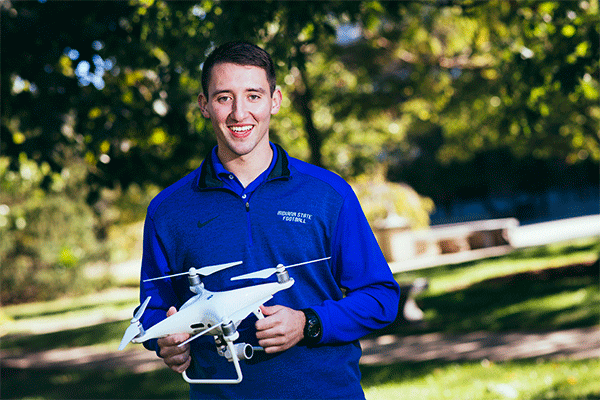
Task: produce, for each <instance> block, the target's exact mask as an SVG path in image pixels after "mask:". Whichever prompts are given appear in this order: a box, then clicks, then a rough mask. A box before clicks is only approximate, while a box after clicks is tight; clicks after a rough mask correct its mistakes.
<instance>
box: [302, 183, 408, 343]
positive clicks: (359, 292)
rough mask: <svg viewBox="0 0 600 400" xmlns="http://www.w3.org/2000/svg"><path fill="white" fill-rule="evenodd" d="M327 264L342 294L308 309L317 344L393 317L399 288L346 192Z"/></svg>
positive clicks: (350, 336) (345, 339)
mask: <svg viewBox="0 0 600 400" xmlns="http://www.w3.org/2000/svg"><path fill="white" fill-rule="evenodd" d="M332 268H333V273H334V275H335V279H336V281H337V282H338V285H339V286H340V287H341V288H342V289H343V290H344V291H345V297H344V298H342V299H341V300H326V301H325V302H323V303H322V304H321V305H319V306H316V307H313V309H314V310H315V311H316V312H317V314H318V315H319V317H320V319H321V322H322V325H323V336H322V338H321V343H335V342H349V341H353V340H356V339H358V338H360V337H362V336H364V335H366V334H368V333H370V332H372V331H374V330H377V329H380V328H383V327H384V326H386V325H388V324H389V323H391V322H392V321H394V319H395V318H396V315H397V313H398V302H399V297H400V288H399V286H398V284H397V282H396V281H395V279H394V276H393V274H392V272H391V271H390V268H389V266H388V263H387V261H386V260H385V258H384V256H383V253H382V252H381V249H380V248H379V245H378V243H377V240H376V239H375V236H374V234H373V231H372V230H371V227H370V226H369V223H368V222H367V219H366V217H365V215H364V213H363V211H362V209H361V207H360V203H359V201H358V198H357V197H356V195H355V194H354V192H353V191H352V190H349V193H348V195H347V196H346V198H345V200H344V203H343V206H342V209H341V211H340V215H339V217H338V221H337V225H336V228H335V231H334V234H333V240H332Z"/></svg>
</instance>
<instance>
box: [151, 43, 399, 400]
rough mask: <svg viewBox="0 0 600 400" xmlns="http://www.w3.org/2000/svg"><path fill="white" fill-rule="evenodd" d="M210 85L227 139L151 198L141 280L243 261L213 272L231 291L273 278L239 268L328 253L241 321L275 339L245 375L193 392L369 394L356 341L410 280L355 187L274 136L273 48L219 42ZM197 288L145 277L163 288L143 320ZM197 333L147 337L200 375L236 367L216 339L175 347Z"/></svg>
mask: <svg viewBox="0 0 600 400" xmlns="http://www.w3.org/2000/svg"><path fill="white" fill-rule="evenodd" d="M202 85H203V92H202V93H201V94H200V95H199V96H198V103H199V105H200V109H201V111H202V114H203V116H204V117H206V118H209V119H210V120H211V122H212V126H213V130H214V133H215V135H216V139H217V146H216V147H215V148H214V149H213V150H212V152H210V153H209V154H208V155H207V157H206V159H205V160H204V162H203V164H202V165H201V166H200V168H199V169H198V170H196V171H194V172H192V173H191V174H189V175H187V176H186V177H184V178H183V179H181V180H180V181H178V182H177V183H175V184H174V185H172V186H170V187H169V188H167V189H165V190H164V191H163V192H161V193H160V194H159V195H158V196H157V197H156V198H155V199H154V200H153V201H152V203H151V204H150V206H149V208H148V214H147V217H146V223H145V227H144V255H143V260H142V280H144V279H147V278H154V277H159V276H164V275H170V274H174V273H180V272H185V271H188V270H189V268H190V267H196V268H200V267H203V266H207V265H215V264H221V263H227V262H231V261H238V260H242V261H243V264H241V265H238V266H236V267H233V268H229V269H225V270H222V271H219V272H218V273H214V274H212V275H209V276H207V277H204V278H203V279H202V281H203V283H204V284H205V287H206V288H207V289H209V290H212V291H223V290H230V289H234V288H238V287H244V286H250V285H254V284H259V283H265V282H268V280H267V281H265V280H262V279H249V280H242V281H231V280H230V278H231V277H234V276H239V275H242V274H246V273H248V272H252V271H257V270H261V269H264V268H269V267H275V266H276V265H277V264H280V263H281V264H284V265H291V264H295V263H300V262H304V261H308V260H315V259H320V258H325V257H331V258H330V259H328V260H326V261H321V262H318V263H311V264H307V265H303V266H299V267H296V268H293V269H290V270H289V274H290V275H291V276H292V277H293V278H294V280H295V283H294V285H293V286H291V287H290V288H289V289H286V290H282V291H280V292H278V293H276V294H275V295H274V296H273V299H271V300H270V301H269V302H267V303H266V304H265V305H264V306H263V307H262V308H261V310H262V313H263V315H264V316H265V318H264V319H257V318H256V317H254V315H253V314H251V315H250V317H248V318H246V319H245V320H244V321H242V322H241V323H240V325H239V327H238V332H239V333H240V339H239V341H241V342H246V343H250V344H252V345H253V346H260V347H262V348H264V352H263V351H257V352H256V353H255V355H254V357H253V358H252V359H251V360H247V361H245V362H242V371H243V376H244V378H243V380H242V382H241V383H240V384H237V385H230V384H219V385H194V384H193V385H190V396H191V397H192V398H261V399H263V398H295V399H298V398H312V399H317V398H319V399H321V398H344V399H350V398H364V394H363V391H362V388H361V386H360V371H359V368H358V361H359V358H360V356H361V350H360V346H359V343H358V338H360V337H361V336H363V335H365V334H367V333H369V332H372V331H373V330H375V329H379V328H381V327H383V326H385V325H387V324H388V323H390V322H391V321H393V320H394V318H395V317H396V313H397V310H398V297H399V288H398V285H397V284H396V282H395V280H394V278H393V276H392V273H391V272H390V269H389V267H388V265H387V263H386V261H385V259H384V257H383V255H382V253H381V251H380V249H379V247H378V245H377V242H376V240H375V238H374V236H373V233H372V231H371V229H370V227H369V225H368V223H367V220H366V218H365V216H364V214H363V212H362V210H361V208H360V205H359V203H358V200H357V198H356V196H355V194H354V193H353V192H352V190H351V188H350V186H349V185H348V184H347V183H346V182H345V181H344V180H342V179H341V178H340V177H339V176H337V175H335V174H333V173H331V172H329V171H326V170H323V169H321V168H317V167H315V166H312V165H309V164H306V163H304V162H302V161H300V160H297V159H294V158H291V157H289V156H288V155H287V153H286V152H285V150H283V149H282V148H281V147H279V146H278V145H275V144H272V143H270V141H269V123H270V119H271V116H272V115H274V114H276V113H277V112H278V110H279V108H280V106H281V100H282V94H281V91H280V90H279V89H278V88H277V87H276V79H275V70H274V67H273V62H272V60H271V58H270V56H269V55H268V54H267V53H266V52H265V51H264V50H262V49H261V48H259V47H257V46H255V45H252V44H249V43H243V42H234V43H228V44H225V45H222V46H220V47H218V48H217V49H215V50H214V51H213V53H212V54H211V55H210V56H209V57H208V58H207V60H206V61H205V63H204V67H203V71H202ZM184 278H185V277H184ZM274 279H275V278H274V277H272V278H271V280H274ZM192 295H193V293H191V292H190V290H189V288H188V282H187V279H177V278H174V279H166V280H157V281H151V282H142V284H141V298H142V299H145V298H146V297H147V296H152V300H151V302H150V304H149V306H148V308H147V310H146V312H145V313H144V315H143V317H142V323H143V325H144V327H145V328H148V327H149V326H152V325H154V324H155V323H157V322H158V321H160V320H162V319H164V318H165V317H166V316H167V315H172V314H174V313H175V312H177V309H178V308H179V307H180V306H181V305H182V304H183V303H184V302H185V301H186V300H187V299H189V298H190V297H191V296H192ZM309 336H310V337H309ZM188 338H189V335H188V334H173V335H170V336H167V337H165V338H161V339H158V340H150V341H147V342H145V345H146V347H147V348H149V349H152V350H155V351H156V352H157V353H158V354H159V356H160V357H162V358H163V359H164V361H165V363H166V364H167V365H168V366H169V367H170V368H172V369H173V370H174V371H177V372H182V371H184V370H187V371H186V373H187V374H188V376H190V377H191V378H199V377H202V378H211V379H220V378H223V377H224V376H225V375H227V374H228V373H231V370H232V369H233V367H232V365H231V364H230V363H228V362H227V360H226V359H225V358H223V357H221V356H219V355H218V354H217V352H216V348H215V343H214V339H213V337H212V336H211V335H210V334H209V335H205V336H201V337H199V338H198V339H195V340H193V341H192V342H191V343H189V344H186V345H185V346H183V347H178V344H180V343H182V342H183V341H185V340H186V339H188Z"/></svg>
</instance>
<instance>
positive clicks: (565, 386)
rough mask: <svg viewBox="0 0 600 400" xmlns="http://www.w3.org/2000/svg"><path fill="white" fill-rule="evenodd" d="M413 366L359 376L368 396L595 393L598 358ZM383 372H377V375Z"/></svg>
mask: <svg viewBox="0 0 600 400" xmlns="http://www.w3.org/2000/svg"><path fill="white" fill-rule="evenodd" d="M380 368H381V369H386V368H394V369H397V370H398V369H400V370H406V371H410V370H411V369H415V365H414V364H410V363H404V364H396V365H394V366H389V367H380ZM416 369H417V370H419V371H421V372H422V374H416V375H415V374H411V373H410V372H405V373H403V372H399V373H391V374H393V375H394V377H395V378H396V379H394V380H393V381H388V382H377V378H375V381H374V382H371V379H372V378H373V376H376V375H377V373H371V372H368V373H367V374H366V375H367V377H366V378H364V379H363V381H364V382H363V384H364V387H365V394H366V397H367V400H386V399H389V400H397V399H419V400H428V399H431V400H440V399H449V400H450V399H451V400H454V399H469V400H478V399H481V400H487V399H489V400H492V399H501V398H509V399H510V398H513V399H523V400H529V399H531V400H533V399H542V398H543V399H576V398H589V399H591V398H600V388H599V387H598V384H597V382H600V360H598V359H590V360H582V361H543V360H528V361H519V362H506V363H498V364H496V363H492V362H490V361H487V360H483V361H482V362H469V363H453V364H446V365H443V364H440V365H436V366H434V367H431V368H426V367H423V366H422V365H417V366H416ZM385 375H386V374H384V373H381V372H379V379H381V377H382V376H385ZM398 375H399V376H398ZM402 375H405V376H404V377H402Z"/></svg>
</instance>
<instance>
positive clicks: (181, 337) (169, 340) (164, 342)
mask: <svg viewBox="0 0 600 400" xmlns="http://www.w3.org/2000/svg"><path fill="white" fill-rule="evenodd" d="M189 338H190V334H189V333H174V334H172V335H168V336H165V337H163V338H160V339H158V340H157V343H158V345H159V346H161V347H163V346H178V345H179V344H181V343H183V342H185V341H186V340H188V339H189ZM182 347H185V346H182Z"/></svg>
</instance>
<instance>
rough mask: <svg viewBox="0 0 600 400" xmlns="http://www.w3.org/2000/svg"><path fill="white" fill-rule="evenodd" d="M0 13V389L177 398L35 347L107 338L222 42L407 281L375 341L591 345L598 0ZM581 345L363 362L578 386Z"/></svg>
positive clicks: (589, 361)
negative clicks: (339, 185) (149, 212)
mask: <svg viewBox="0 0 600 400" xmlns="http://www.w3.org/2000/svg"><path fill="white" fill-rule="evenodd" d="M0 12H1V25H0V29H1V46H2V47H1V50H2V51H1V86H0V89H1V105H2V110H1V113H2V117H1V137H0V138H1V152H0V235H1V243H0V263H1V269H0V283H1V291H0V300H1V303H2V310H1V311H0V333H1V334H2V341H1V342H0V344H1V346H2V359H3V364H2V368H1V371H2V387H1V390H2V395H3V397H4V398H26V397H38V398H115V397H131V398H133V397H142V398H165V397H167V398H172V397H180V396H183V397H185V396H186V391H185V383H184V382H183V381H181V380H180V379H179V377H177V376H174V375H172V374H171V375H169V373H168V371H167V372H165V371H163V370H154V369H152V368H149V370H150V369H151V370H152V371H151V372H149V370H144V369H143V368H141V369H139V368H138V369H135V368H133V367H131V366H125V365H124V364H121V363H125V360H124V359H122V358H121V359H114V358H112V359H108V360H106V359H105V360H104V364H103V366H99V365H95V364H94V365H92V366H89V365H88V366H89V367H90V368H91V370H92V372H89V373H87V374H86V372H84V371H85V368H84V369H82V370H80V371H79V372H76V371H75V370H74V369H73V366H74V365H79V364H70V365H56V364H52V363H50V364H48V365H45V364H43V362H42V361H40V360H41V359H40V358H39V357H38V356H39V355H40V354H46V355H48V354H49V353H44V352H47V351H51V350H56V349H64V350H65V351H66V349H74V348H75V349H78V351H79V352H76V353H73V354H75V356H69V355H68V354H67V353H59V355H58V356H56V354H55V356H56V357H58V359H60V360H63V361H64V360H75V359H77V358H79V359H81V355H82V354H89V353H90V352H91V353H92V354H100V353H102V354H104V353H107V352H109V350H108V349H109V348H110V349H111V350H110V351H112V350H114V349H113V347H114V348H115V349H116V344H115V343H116V342H115V341H118V338H120V335H121V334H122V331H124V329H125V327H126V325H127V324H128V322H127V321H125V325H123V324H122V323H121V322H120V320H123V319H127V318H130V317H131V313H132V310H133V308H134V307H135V306H136V304H137V290H136V289H137V287H138V281H137V278H138V276H139V261H140V257H141V242H140V239H141V232H142V224H143V219H144V217H145V212H146V207H147V205H148V203H149V201H150V199H151V198H152V197H153V196H154V195H156V194H157V193H158V192H159V191H160V190H161V189H162V188H164V187H166V186H168V185H169V184H171V183H173V182H175V181H176V180H178V179H179V178H181V177H183V176H184V175H185V174H187V173H188V172H190V171H192V170H194V169H195V168H197V167H199V166H200V163H201V162H202V160H203V157H204V155H205V154H206V153H207V152H208V151H209V150H210V149H211V148H212V146H214V145H215V140H214V137H213V134H212V132H211V128H210V124H209V123H207V121H206V120H205V119H204V118H203V117H202V116H201V114H200V111H199V109H198V107H197V103H196V96H197V95H198V93H199V92H200V91H201V85H200V72H201V68H202V62H203V60H204V58H205V57H206V56H207V54H208V53H209V52H210V51H211V50H212V49H213V48H214V47H215V46H217V45H219V44H221V43H224V42H227V41H230V40H240V39H242V40H248V41H252V42H255V43H257V44H259V45H261V46H262V47H264V48H265V49H266V50H268V51H269V52H270V53H271V54H272V56H273V58H274V60H275V62H276V65H277V69H278V71H277V72H278V84H279V85H280V87H281V89H282V91H283V93H284V102H283V105H282V108H281V110H280V112H279V114H278V115H277V116H276V117H275V118H274V120H273V122H272V129H271V136H272V140H273V141H275V142H277V143H280V144H281V145H282V146H283V147H284V148H286V150H287V151H288V152H289V153H290V154H291V155H292V156H295V157H298V158H300V159H303V160H305V161H308V162H311V163H313V164H316V165H319V166H323V167H326V168H328V169H330V170H333V171H335V172H337V173H338V174H340V175H341V176H343V177H344V178H345V179H347V180H348V181H349V182H351V184H352V185H353V187H354V188H355V190H356V192H357V194H358V196H359V198H360V200H361V204H362V205H363V208H364V210H365V213H366V214H367V217H368V219H369V222H370V223H371V225H372V227H373V229H374V231H375V233H376V235H377V238H378V240H379V242H380V244H381V246H382V248H383V250H384V252H385V254H386V257H387V259H388V261H389V262H390V266H391V267H392V269H393V270H394V272H395V273H396V277H397V279H398V281H399V282H401V283H402V284H403V285H405V288H406V290H405V293H407V295H408V293H411V296H410V299H409V300H407V298H405V299H404V300H403V303H402V304H401V305H400V307H401V308H402V309H404V310H408V311H406V313H405V314H404V315H401V317H400V321H397V323H395V324H393V326H392V327H391V328H390V329H389V331H388V332H384V333H385V335H384V336H382V337H384V338H386V337H387V339H383V342H381V340H380V341H379V342H377V340H376V338H373V340H374V342H373V343H375V344H374V345H373V346H374V347H373V348H375V349H379V350H381V349H383V347H381V345H382V343H383V344H386V343H387V344H388V345H389V344H390V343H393V342H397V341H398V340H400V338H406V337H413V335H424V334H432V333H436V334H442V333H443V334H461V335H466V334H470V333H472V332H488V337H495V336H490V335H492V333H497V332H515V331H519V332H530V331H532V330H535V331H543V332H546V333H548V332H555V331H560V332H563V331H565V330H568V332H569V333H571V334H574V333H573V331H571V330H572V329H592V330H591V331H587V330H586V331H583V332H584V333H585V334H583V335H581V336H577V337H579V338H580V337H587V338H588V339H589V338H592V340H596V342H594V344H598V343H600V342H598V340H600V339H598V329H597V328H598V325H599V321H598V319H599V316H600V311H599V308H600V294H599V288H598V262H597V260H598V253H599V252H600V239H599V238H598V234H599V233H600V232H598V230H599V229H600V219H598V214H600V198H599V160H600V136H599V121H600V103H599V93H600V86H599V71H598V62H599V44H600V36H599V30H600V20H599V18H598V0H581V1H548V2H544V1H500V0H497V1H494V0H490V1H475V0H437V1H434V0H432V1H414V2H411V1H402V2H391V1H389V2H388V1H319V2H313V1H303V2H295V1H289V2H285V1H284V2H281V1H248V2H241V1H209V0H201V1H168V2H166V1H155V0H130V1H118V2H105V1H102V2H100V1H85V2H84V1H52V0H48V1H9V0H2V1H0ZM499 280H500V281H501V282H502V285H499V282H500V281H499ZM415 283H417V284H415ZM494 290H497V292H496V293H495V292H494ZM490 295H491V296H492V298H493V300H495V301H491V300H490V299H492V298H490V297H489V296H490ZM415 301H416V303H415ZM417 303H418V305H417ZM407 304H408V306H407ZM475 305H477V306H475ZM479 306H481V308H478V307H479ZM411 307H412V310H413V311H412V313H411V311H410V309H411ZM401 314H402V313H401ZM456 321H460V322H456ZM581 332H582V331H577V333H581ZM484 336H485V335H484ZM380 337H381V336H380ZM470 340H471V341H470V342H469V343H472V342H473V340H472V338H471V339H470ZM498 340H500V339H498ZM581 340H583V339H581ZM581 340H580V341H579V342H581ZM576 342H577V340H576ZM579 342H578V343H579ZM369 343H370V342H366V341H365V342H364V346H365V348H370V347H369ZM377 343H379V344H377ZM478 343H479V342H478ZM557 346H558V345H557ZM130 347H131V346H130ZM140 347H141V346H140ZM559 347H560V346H559ZM593 347H594V346H592V348H593ZM138 350H139V349H138ZM381 351H383V350H381ZM417 352H418V351H417ZM53 354H54V353H53ZM128 354H129V353H128ZM131 354H133V353H131ZM131 354H129V357H133V356H132V355H131ZM135 354H136V355H137V354H138V353H135ZM553 354H554V353H553ZM556 355H557V354H554V356H556ZM560 355H561V356H564V354H560ZM590 355H591V357H590ZM534 356H535V357H534ZM598 356H600V355H598V354H596V353H589V352H588V357H583V359H584V360H583V361H582V360H579V359H580V358H582V357H578V361H573V360H572V358H573V357H571V358H568V357H567V358H566V359H564V357H563V358H561V360H562V361H560V362H559V361H549V360H551V359H552V360H554V358H553V357H550V356H548V354H539V353H536V354H535V355H531V354H529V356H528V357H525V356H523V357H520V358H523V359H527V360H530V361H527V362H517V363H516V364H510V362H508V361H507V360H498V362H500V361H503V362H506V364H503V365H504V366H506V370H503V371H502V372H500V371H498V370H493V368H494V365H495V364H494V360H493V359H492V360H491V361H490V357H489V355H488V356H481V357H479V359H477V360H478V361H476V362H473V361H472V359H471V360H470V361H464V363H461V364H459V366H460V370H461V371H462V372H461V373H460V374H462V375H460V376H461V377H462V380H463V381H464V382H463V383H457V387H456V389H455V390H456V392H453V391H452V390H454V389H451V388H450V387H448V386H447V385H445V384H443V383H441V382H448V381H449V380H452V377H454V374H456V373H457V372H456V371H457V370H456V369H455V366H456V365H457V364H455V361H456V360H448V359H443V358H440V359H437V358H435V359H429V360H414V359H410V360H399V359H393V360H389V359H388V360H386V361H385V362H383V363H379V364H378V363H374V364H373V365H378V367H375V366H372V365H371V364H369V365H366V364H365V365H364V369H363V374H364V384H365V387H366V389H367V395H368V397H369V398H373V399H375V398H385V397H386V396H388V395H389V398H398V396H400V395H402V396H404V397H405V398H436V399H439V398H464V397H456V393H469V395H468V396H467V398H472V399H473V398H504V397H509V398H528V399H529V398H531V399H533V398H590V399H591V398H599V397H600V388H599V387H598V386H597V381H600V364H599V362H598ZM28 357H29V358H28ZM32 357H33V358H32ZM35 357H38V358H35ZM69 357H71V358H69ZM100 358H102V357H100ZM28 359H29V360H30V362H29V363H28V362H27V360H28ZM34 359H35V360H37V361H35V362H34V361H31V360H34ZM531 359H535V360H534V361H531ZM10 360H12V361H13V362H12V364H11V363H8V362H9V361H10ZM99 360H100V359H99ZM481 360H487V362H483V361H481ZM540 360H541V361H540ZM73 362H75V361H73ZM19 363H20V364H19ZM107 363H108V364H107ZM398 363H400V364H398ZM407 363H408V364H407ZM528 363H529V364H528ZM44 365H45V366H44ZM107 365H109V368H106V366H107ZM140 365H142V364H140ZM144 365H145V364H144ZM121 367H122V368H121ZM36 368H37V369H36ZM40 368H42V369H43V371H44V372H41V371H42V370H40ZM94 368H99V369H100V370H101V371H103V372H102V374H103V375H100V376H101V377H102V378H101V380H102V382H95V379H98V376H99V375H98V372H97V371H96V370H95V369H94ZM117 371H118V372H117ZM157 371H158V372H157ZM399 371H400V372H399ZM411 371H412V372H411ZM474 371H475V372H474ZM537 371H548V372H539V373H538V372H537ZM479 372H480V373H481V374H482V376H481V378H480V381H481V382H483V383H481V385H479V386H477V385H476V384H474V383H473V381H472V379H471V377H472V376H473V374H475V375H476V374H477V373H479ZM492 372H493V373H492ZM109 373H110V374H112V375H110V376H107V375H106V374H109ZM546 373H547V374H549V375H548V376H550V378H549V379H540V377H541V376H542V374H546ZM156 374H159V375H156ZM160 374H164V376H163V375H160ZM486 374H487V375H486ZM517 375H518V376H522V375H523V376H528V377H529V378H528V379H529V381H527V382H528V383H522V382H521V383H519V384H511V382H513V381H514V379H515V378H514V377H515V376H517ZM34 376H35V377H36V378H34ZM491 376H495V377H497V379H499V380H500V381H498V382H496V381H493V379H495V378H491ZM158 377H160V378H161V379H162V380H163V381H164V380H168V381H169V382H171V381H173V384H172V385H171V384H170V383H169V385H165V386H163V387H161V388H158V387H157V386H159V385H156V384H153V383H152V382H154V381H155V380H156V379H158ZM32 379H37V380H38V382H37V383H38V384H39V386H40V387H42V388H43V389H41V390H39V391H35V390H34V389H32V388H33V386H32V385H28V384H26V383H25V382H30V381H31V380H32ZM490 379H491V380H492V381H493V382H492V381H490ZM110 382H112V383H110ZM411 382H412V383H411ZM415 382H416V383H415ZM507 382H508V383H507ZM593 382H596V384H594V383H593ZM96 383H98V384H99V383H102V385H103V386H102V387H100V386H98V384H96ZM403 383H405V385H407V386H402V384H403ZM106 385H108V386H106ZM390 385H391V387H392V388H391V389H390V388H389V386H390ZM129 386H132V387H136V388H137V389H138V391H136V390H133V389H132V390H131V391H126V392H124V394H123V395H118V394H117V393H118V392H116V391H115V390H116V389H117V388H121V389H122V388H123V387H129ZM111 388H112V389H111ZM141 388H143V389H141ZM385 388H387V389H385ZM419 388H420V389H419ZM417 389H419V390H420V391H417V392H414V391H415V390H417ZM111 390H112V391H111ZM386 390H387V391H386ZM449 390H450V392H448V391H449ZM444 391H446V393H445V392H444ZM465 391H467V392H465ZM444 393H445V394H444ZM428 396H429V397H428Z"/></svg>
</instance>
